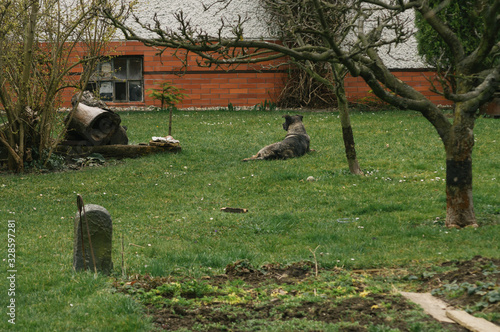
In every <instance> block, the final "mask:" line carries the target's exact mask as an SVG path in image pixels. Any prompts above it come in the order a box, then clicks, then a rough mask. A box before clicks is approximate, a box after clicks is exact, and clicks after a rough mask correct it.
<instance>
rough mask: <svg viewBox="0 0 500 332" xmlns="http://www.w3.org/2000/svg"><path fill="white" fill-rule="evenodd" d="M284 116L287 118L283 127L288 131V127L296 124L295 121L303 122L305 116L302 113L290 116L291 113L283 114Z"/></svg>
mask: <svg viewBox="0 0 500 332" xmlns="http://www.w3.org/2000/svg"><path fill="white" fill-rule="evenodd" d="M283 117H284V118H285V123H283V129H285V130H286V131H288V128H289V127H290V126H291V125H292V124H294V123H298V122H302V119H303V118H304V117H303V116H302V115H298V114H297V115H293V116H290V115H288V114H287V115H283Z"/></svg>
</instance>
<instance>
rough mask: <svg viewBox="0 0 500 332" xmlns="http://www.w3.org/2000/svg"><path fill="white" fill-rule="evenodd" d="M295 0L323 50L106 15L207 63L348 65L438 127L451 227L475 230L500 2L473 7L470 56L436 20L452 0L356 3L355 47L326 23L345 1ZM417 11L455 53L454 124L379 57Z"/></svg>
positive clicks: (130, 33)
mask: <svg viewBox="0 0 500 332" xmlns="http://www.w3.org/2000/svg"><path fill="white" fill-rule="evenodd" d="M276 1H277V2H278V1H279V0H276ZM297 1H298V3H300V4H303V5H304V8H306V7H307V6H309V7H310V8H312V10H311V11H310V12H308V15H310V21H309V22H311V23H310V25H309V26H302V27H297V29H298V31H301V32H305V33H314V34H316V35H317V36H319V37H321V38H322V40H323V43H322V44H320V45H316V44H303V45H287V44H282V43H273V42H268V41H265V40H263V39H245V36H244V30H243V26H244V23H245V19H244V18H241V17H240V18H239V19H238V20H237V21H236V22H235V23H233V24H229V23H228V22H227V21H222V24H221V29H220V30H219V34H218V35H209V34H208V33H206V32H204V31H203V30H201V29H199V28H197V27H195V26H192V25H191V23H190V21H189V20H188V19H187V18H186V17H185V15H184V14H183V12H182V11H180V12H178V13H177V14H176V19H177V21H178V22H179V26H178V28H177V29H175V30H174V29H172V28H168V27H163V26H162V25H161V22H160V21H159V20H158V19H156V18H155V19H153V23H152V24H147V23H143V22H141V21H140V20H139V19H138V18H135V23H136V24H137V25H138V26H139V27H140V28H141V29H142V30H143V31H147V32H149V33H152V34H153V36H151V35H149V36H148V35H144V34H142V32H139V31H136V30H134V29H132V28H131V27H130V26H129V25H128V24H125V23H124V21H122V20H120V19H117V18H116V17H114V16H113V14H112V13H111V12H110V11H109V10H105V11H104V13H105V15H106V16H107V17H108V18H109V19H110V20H112V21H113V23H114V24H115V25H116V26H117V27H118V28H119V29H120V30H121V31H122V32H123V34H124V35H125V38H126V39H128V40H138V41H141V42H143V43H144V44H146V45H152V46H156V47H164V48H176V49H179V48H181V49H185V50H188V51H191V52H194V53H196V54H198V55H199V56H201V57H202V58H203V59H204V61H205V63H206V64H219V65H221V64H223V65H228V64H236V63H242V62H246V63H256V62H261V61H265V60H272V59H277V58H281V57H286V56H288V57H291V58H293V59H295V60H296V61H310V62H330V63H340V64H342V65H343V66H345V68H347V70H348V71H349V72H350V74H351V75H353V76H359V77H362V78H363V79H364V80H365V82H366V83H367V84H368V85H369V86H370V88H371V89H372V91H373V93H374V94H375V95H376V96H378V97H379V98H380V99H382V100H384V101H385V102H387V103H389V104H391V105H394V106H396V107H398V108H399V109H401V110H407V109H410V110H415V111H418V112H420V113H421V114H422V115H423V116H424V117H425V118H426V119H427V120H428V121H429V122H430V123H431V124H432V126H433V127H434V128H435V129H436V131H437V133H438V135H439V136H440V138H441V140H442V141H443V145H444V149H445V151H446V196H447V217H446V225H447V226H448V227H459V228H460V227H466V226H474V227H476V226H477V221H476V217H475V212H474V207H473V200H472V158H471V157H472V149H473V146H474V135H473V129H474V123H475V119H476V118H477V116H478V109H479V106H481V105H482V104H484V103H486V102H487V101H488V100H489V99H491V97H492V96H493V93H494V91H495V89H496V87H497V82H498V81H499V79H500V65H499V64H498V62H497V63H496V64H492V65H490V66H489V67H488V68H485V67H484V66H483V64H484V63H485V61H484V60H485V59H486V58H488V57H489V56H491V55H494V54H497V55H498V52H499V49H500V43H499V41H498V35H499V31H500V15H498V13H499V12H500V0H475V1H473V2H474V4H475V6H473V7H474V8H478V9H477V10H479V11H480V14H481V15H480V16H481V17H482V19H483V20H484V25H483V31H480V32H478V35H480V36H481V41H480V43H479V46H478V47H477V48H476V49H474V51H473V52H470V53H466V52H465V51H464V47H463V45H462V44H461V42H460V39H459V38H458V37H457V35H456V33H455V32H454V31H453V30H452V29H450V28H449V27H448V25H447V24H446V22H444V21H442V20H441V19H440V18H439V17H438V16H437V15H436V12H437V11H439V10H440V9H441V8H442V7H443V6H446V5H447V3H449V2H448V1H444V2H442V3H439V4H438V5H436V6H435V7H432V8H431V7H429V5H428V2H427V1H426V0H354V1H353V2H352V6H351V7H350V8H349V16H348V17H352V18H355V20H353V21H352V22H353V23H352V24H353V25H354V24H355V25H356V30H355V33H354V34H353V36H352V38H351V39H350V42H348V43H344V44H340V43H339V42H338V41H337V39H336V36H335V35H334V33H335V31H334V30H333V29H331V26H330V23H329V21H328V19H327V17H325V13H326V12H327V11H328V10H329V8H331V7H335V6H337V5H338V3H339V1H337V0H297ZM230 2H231V0H218V1H216V2H215V3H217V4H222V5H224V6H227V5H228V4H229V3H230ZM279 2H282V1H279ZM127 8H128V7H127ZM413 10H414V11H417V12H419V13H421V14H422V17H424V19H425V20H426V22H427V23H428V24H429V25H430V26H431V27H432V28H433V29H434V30H436V32H437V33H438V35H439V36H440V38H442V39H443V40H444V41H445V42H446V44H447V45H448V47H449V48H450V49H451V50H452V54H453V61H454V63H455V64H456V66H455V68H456V77H457V79H456V82H457V90H456V93H454V92H451V91H450V89H449V88H448V86H446V85H445V84H444V85H443V86H442V87H441V93H442V94H443V95H444V96H445V97H446V98H447V99H448V100H450V101H452V102H453V103H454V104H455V113H454V117H453V119H451V120H450V119H448V118H447V117H446V116H445V114H444V112H443V111H442V110H441V109H440V108H438V107H437V106H436V105H435V104H434V103H432V102H431V101H430V100H429V99H427V98H426V97H425V96H424V95H423V94H422V93H420V92H419V91H417V90H415V89H414V88H412V87H410V86H409V85H408V84H406V83H405V82H402V81H401V80H399V79H398V78H397V77H395V76H394V75H393V74H392V73H391V71H390V70H389V68H388V67H387V65H386V64H385V63H384V60H383V58H382V57H381V53H382V52H385V51H384V49H387V48H384V47H383V46H384V45H392V44H397V43H401V42H404V41H405V40H406V39H407V38H408V37H409V36H410V35H411V34H412V33H413V31H412V30H410V29H407V28H406V26H407V25H406V24H405V23H407V22H405V21H404V20H405V19H407V18H405V17H408V16H404V14H405V13H406V12H408V11H413ZM313 22H314V23H313ZM228 27H230V29H231V31H232V35H231V36H227V35H225V34H224V33H222V32H223V31H225V28H228ZM389 50H390V48H389ZM443 83H445V82H443ZM422 144H425V142H422Z"/></svg>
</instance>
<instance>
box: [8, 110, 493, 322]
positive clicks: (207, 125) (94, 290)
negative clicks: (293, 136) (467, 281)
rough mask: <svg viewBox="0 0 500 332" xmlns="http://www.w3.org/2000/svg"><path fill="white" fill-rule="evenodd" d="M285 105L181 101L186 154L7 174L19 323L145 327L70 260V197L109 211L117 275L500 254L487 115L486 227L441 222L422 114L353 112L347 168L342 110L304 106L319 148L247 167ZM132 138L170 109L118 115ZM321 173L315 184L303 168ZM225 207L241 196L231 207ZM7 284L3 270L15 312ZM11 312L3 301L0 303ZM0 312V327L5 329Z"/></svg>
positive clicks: (160, 129)
mask: <svg viewBox="0 0 500 332" xmlns="http://www.w3.org/2000/svg"><path fill="white" fill-rule="evenodd" d="M283 114H285V113H284V112H278V111H276V112H255V111H254V112H251V111H237V112H229V111H224V110H221V111H205V112H194V111H176V112H174V118H173V120H174V122H173V130H172V134H173V136H174V137H175V138H176V139H179V140H180V141H181V145H182V152H181V153H178V154H158V155H153V156H148V157H144V158H140V159H127V160H123V161H117V162H115V161H108V163H107V166H104V167H87V168H85V169H83V170H81V171H66V172H57V173H43V174H24V175H9V174H5V173H3V174H1V177H0V193H1V196H0V197H1V201H0V221H1V223H0V225H1V227H0V236H1V238H2V240H1V242H2V243H3V244H2V246H1V247H2V248H3V249H2V251H3V253H2V255H1V256H2V259H3V258H5V261H4V262H3V263H4V264H3V265H2V266H3V270H4V271H5V270H7V267H6V266H7V228H8V227H7V221H8V220H15V224H16V226H15V231H16V233H15V235H16V238H15V241H16V242H15V244H16V260H15V268H16V270H17V273H16V289H15V301H16V320H15V322H16V325H15V328H17V329H18V330H20V331H77V330H88V331H95V330H100V331H141V330H149V329H151V328H152V323H151V322H150V320H149V319H148V318H146V317H145V315H144V313H143V309H142V307H141V305H139V304H138V303H137V302H135V301H134V300H133V299H131V298H129V297H127V296H124V295H123V294H121V293H116V292H114V291H113V289H112V287H111V280H110V278H107V277H103V276H100V277H98V278H97V279H94V277H93V275H92V274H90V273H88V274H87V273H75V272H73V270H72V250H73V218H74V216H75V214H76V212H77V208H76V195H77V194H81V195H82V196H83V199H84V201H85V203H86V204H90V203H92V204H98V205H102V206H104V207H105V208H106V209H108V211H109V212H110V213H111V215H112V218H113V232H114V234H113V235H114V241H113V249H114V251H113V258H114V265H115V275H116V276H117V277H120V276H121V274H122V271H121V237H122V236H123V238H124V242H125V254H124V255H125V265H126V272H127V274H129V275H132V274H146V273H147V274H150V275H153V276H168V275H177V274H183V275H190V276H194V277H196V276H201V275H204V274H206V273H210V271H212V272H215V273H222V272H223V270H224V267H225V266H226V265H227V264H229V263H232V262H235V261H237V260H241V259H248V260H249V261H250V262H251V263H252V264H253V265H254V266H259V265H262V264H265V263H270V262H278V263H283V264H287V263H292V262H298V261H302V260H311V259H312V258H311V251H310V249H311V250H314V249H315V248H316V247H318V246H320V247H319V248H318V251H317V253H318V255H317V259H318V263H319V265H320V266H321V267H323V268H334V267H343V268H346V269H362V268H378V267H399V266H417V265H430V264H436V263H438V262H443V261H447V260H454V259H467V258H470V257H473V256H475V255H483V256H486V257H499V253H500V250H499V245H500V231H499V229H498V223H499V221H500V204H499V202H500V199H499V181H500V177H499V170H500V167H499V164H500V153H499V151H500V148H499V147H500V131H499V130H498V128H499V125H500V122H499V120H495V119H487V118H480V119H478V120H477V124H476V127H475V137H476V138H475V140H476V145H475V148H474V153H473V167H474V175H473V176H474V179H473V183H474V206H475V211H476V214H477V218H478V223H479V225H480V227H479V228H477V229H472V228H471V229H461V230H456V229H447V228H445V227H444V226H443V224H444V222H443V221H444V218H445V212H446V197H445V182H444V179H445V154H444V148H443V145H442V143H441V141H440V139H439V137H438V135H437V133H436V132H435V130H434V129H433V128H432V127H431V125H430V124H429V123H428V122H427V121H426V120H425V119H424V118H422V117H421V116H420V115H419V114H418V113H415V112H396V111H378V112H353V114H352V124H353V130H354V135H355V140H356V144H357V146H356V147H357V152H358V159H359V162H360V164H361V167H362V169H363V170H364V172H365V174H366V176H363V177H360V176H353V175H351V174H349V172H348V167H347V162H346V160H345V154H344V151H343V142H342V138H341V128H340V120H339V119H338V113H335V112H333V113H327V112H318V113H316V112H315V113H303V115H304V124H305V126H306V129H307V132H308V134H309V135H310V136H311V148H312V149H314V150H315V151H314V152H312V153H310V154H308V155H306V156H304V157H301V158H297V159H290V160H286V161H257V162H250V163H243V162H241V159H243V158H245V157H249V156H251V155H253V154H255V153H256V152H257V151H258V150H259V149H260V148H261V147H263V146H264V145H267V144H269V143H273V142H276V141H278V140H281V139H282V138H283V137H284V134H285V132H284V131H283V130H282V129H281V124H282V122H283V119H282V118H281V116H282V115H283ZM120 115H121V117H122V124H123V125H126V126H127V127H128V135H129V139H130V143H140V142H147V141H149V140H150V138H151V136H164V135H166V132H167V129H168V113H167V112H144V113H143V112H132V113H121V114H120ZM309 176H312V177H314V178H315V181H313V182H310V181H306V179H307V178H308V177H309ZM222 207H240V208H247V209H248V210H249V212H248V213H246V214H230V213H223V212H221V211H220V209H221V208H222ZM8 289H9V285H8V280H7V279H6V278H5V277H2V278H1V281H0V293H1V294H2V296H1V297H0V298H1V301H0V302H1V305H2V307H3V308H6V306H7V304H8V301H9V298H10V297H9V296H7V292H8ZM4 311H5V310H2V313H3V312H4ZM7 319H8V317H7V316H6V315H5V314H2V319H1V320H0V330H5V329H8V328H12V327H13V326H11V324H9V323H8V322H7Z"/></svg>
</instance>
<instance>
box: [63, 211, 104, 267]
mask: <svg viewBox="0 0 500 332" xmlns="http://www.w3.org/2000/svg"><path fill="white" fill-rule="evenodd" d="M86 222H88V226H89V232H90V238H91V240H92V249H93V251H94V257H95V263H96V268H97V271H99V272H102V273H104V274H109V273H110V272H111V271H112V270H113V262H112V260H111V250H112V240H113V223H112V221H111V215H110V214H109V212H108V210H106V209H105V208H104V207H102V206H100V205H95V204H87V205H85V207H84V211H82V222H81V223H80V212H77V213H76V216H75V221H74V241H73V244H74V245H73V268H74V269H75V270H76V271H81V270H83V269H84V261H83V260H84V257H83V250H84V251H85V265H86V267H87V269H89V270H90V271H94V263H93V261H92V252H91V247H90V243H89V239H88V235H87V234H88V232H87V225H86ZM80 226H81V227H80ZM82 237H83V244H84V247H83V248H82ZM82 249H83V250H82Z"/></svg>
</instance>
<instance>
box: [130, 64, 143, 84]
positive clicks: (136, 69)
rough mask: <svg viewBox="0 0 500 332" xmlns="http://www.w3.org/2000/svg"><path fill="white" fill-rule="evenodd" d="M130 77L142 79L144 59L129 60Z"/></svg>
mask: <svg viewBox="0 0 500 332" xmlns="http://www.w3.org/2000/svg"><path fill="white" fill-rule="evenodd" d="M128 79H129V80H140V79H142V59H129V62H128Z"/></svg>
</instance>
